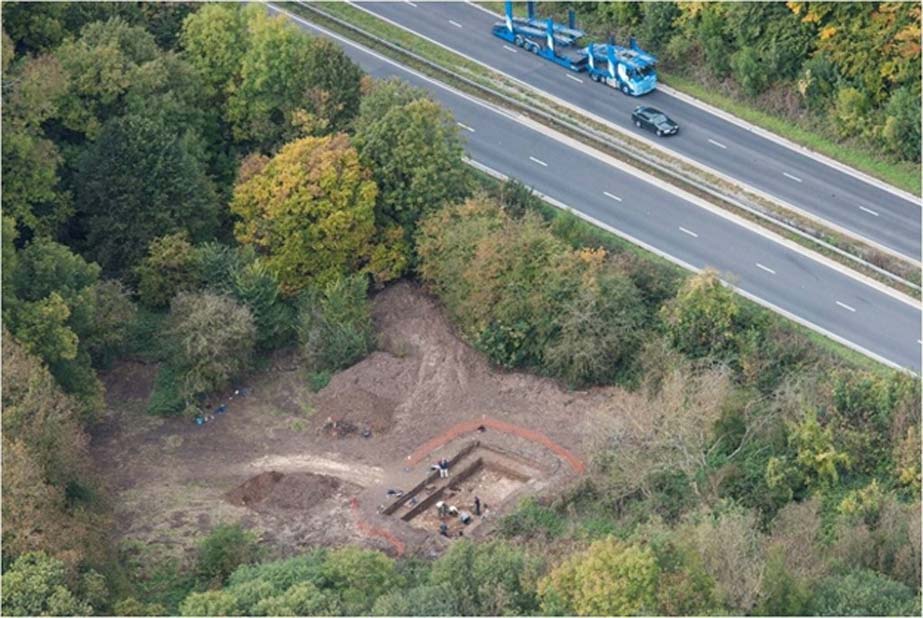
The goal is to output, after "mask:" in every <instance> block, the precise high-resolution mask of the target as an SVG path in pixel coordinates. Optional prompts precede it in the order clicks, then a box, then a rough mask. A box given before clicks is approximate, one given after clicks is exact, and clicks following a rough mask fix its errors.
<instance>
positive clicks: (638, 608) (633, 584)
mask: <svg viewBox="0 0 923 618" xmlns="http://www.w3.org/2000/svg"><path fill="white" fill-rule="evenodd" d="M657 580H658V569H657V563H656V561H655V559H654V556H653V554H652V552H651V551H650V550H649V549H647V548H641V547H638V546H636V545H629V544H626V543H623V542H622V541H619V540H617V539H615V538H612V537H608V538H606V539H604V540H601V541H596V542H595V543H593V544H592V545H590V547H589V548H588V549H587V550H585V551H583V552H578V553H576V554H574V555H573V556H571V557H570V558H568V559H567V560H565V561H564V562H563V563H562V564H560V565H559V566H557V567H556V568H555V569H554V570H552V571H551V573H550V574H549V575H548V576H547V577H546V578H545V579H543V580H542V581H541V583H540V584H539V593H540V594H541V597H542V609H543V610H544V611H546V612H552V613H576V614H578V615H582V616H598V615H609V616H624V615H630V614H640V613H644V612H649V611H651V610H652V609H653V608H654V606H655V594H656V591H657Z"/></svg>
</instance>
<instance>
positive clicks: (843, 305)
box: [836, 301, 856, 313]
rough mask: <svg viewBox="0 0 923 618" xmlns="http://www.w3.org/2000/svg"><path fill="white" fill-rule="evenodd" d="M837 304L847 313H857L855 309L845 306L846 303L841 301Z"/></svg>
mask: <svg viewBox="0 0 923 618" xmlns="http://www.w3.org/2000/svg"><path fill="white" fill-rule="evenodd" d="M836 304H838V305H839V306H840V307H842V308H843V309H846V310H847V311H852V312H853V313H855V312H856V310H855V309H853V308H852V307H850V306H849V305H847V304H845V303H841V302H840V301H836Z"/></svg>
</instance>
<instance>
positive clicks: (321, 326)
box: [298, 275, 375, 371]
mask: <svg viewBox="0 0 923 618" xmlns="http://www.w3.org/2000/svg"><path fill="white" fill-rule="evenodd" d="M367 291H368V281H367V280H366V278H365V277H364V276H362V275H353V276H351V277H345V278H342V279H336V280H334V281H332V282H330V283H328V284H326V285H325V286H323V287H322V288H316V287H315V288H311V289H309V290H308V291H306V292H305V293H304V294H302V296H301V298H300V299H299V302H298V305H299V307H298V339H299V343H300V345H301V346H302V352H303V353H304V355H305V358H306V360H307V361H308V363H309V364H310V366H311V367H313V368H315V369H316V370H318V371H324V370H327V371H337V370H339V369H343V368H345V367H349V366H350V365H352V364H354V363H355V362H356V361H358V360H359V359H361V358H362V357H364V356H365V355H366V354H368V353H369V352H370V351H371V350H372V348H373V346H374V343H375V331H374V327H373V324H372V313H371V307H370V306H369V301H368V298H367Z"/></svg>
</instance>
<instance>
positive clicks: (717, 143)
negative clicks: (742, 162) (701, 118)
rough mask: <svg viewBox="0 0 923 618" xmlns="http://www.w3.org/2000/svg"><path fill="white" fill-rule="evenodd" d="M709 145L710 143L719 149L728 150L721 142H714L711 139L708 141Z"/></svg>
mask: <svg viewBox="0 0 923 618" xmlns="http://www.w3.org/2000/svg"><path fill="white" fill-rule="evenodd" d="M708 143H709V144H714V145H715V146H717V147H718V148H723V149H724V150H727V148H728V147H727V146H725V145H724V144H722V143H721V142H716V141H715V140H713V139H709V140H708Z"/></svg>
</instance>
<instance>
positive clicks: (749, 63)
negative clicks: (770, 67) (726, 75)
mask: <svg viewBox="0 0 923 618" xmlns="http://www.w3.org/2000/svg"><path fill="white" fill-rule="evenodd" d="M764 65H765V63H764V62H763V60H762V59H761V58H760V56H759V54H758V53H757V52H756V50H755V49H753V48H752V47H744V48H742V49H741V50H740V51H738V52H737V53H735V54H734V55H733V56H731V69H732V70H733V71H734V77H735V78H736V79H737V81H738V82H739V83H740V85H741V86H742V87H743V89H744V92H746V93H747V94H749V95H751V96H755V95H757V94H759V93H761V92H762V91H763V90H765V89H766V86H767V75H766V67H765V66H764Z"/></svg>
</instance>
